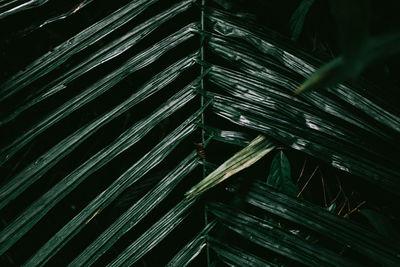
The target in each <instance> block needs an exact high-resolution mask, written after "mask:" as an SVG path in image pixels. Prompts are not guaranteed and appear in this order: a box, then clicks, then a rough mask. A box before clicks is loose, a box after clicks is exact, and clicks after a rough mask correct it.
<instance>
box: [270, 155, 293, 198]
mask: <svg viewBox="0 0 400 267" xmlns="http://www.w3.org/2000/svg"><path fill="white" fill-rule="evenodd" d="M267 185H269V186H271V187H273V188H275V189H278V190H280V191H282V192H283V193H285V194H288V195H289V196H294V197H296V196H297V194H298V193H299V189H298V188H297V186H296V185H295V184H294V183H293V181H292V178H291V173H290V163H289V160H288V158H287V157H286V156H285V154H284V153H283V151H282V150H281V151H279V152H278V153H276V155H275V156H274V158H273V160H272V163H271V167H270V170H269V176H268V179H267Z"/></svg>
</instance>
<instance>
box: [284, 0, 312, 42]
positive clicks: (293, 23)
mask: <svg viewBox="0 0 400 267" xmlns="http://www.w3.org/2000/svg"><path fill="white" fill-rule="evenodd" d="M314 1H315V0H303V1H301V3H300V5H299V6H298V7H297V9H296V11H295V12H294V13H293V15H292V17H291V18H290V21H289V27H290V31H291V38H292V40H297V39H298V38H299V36H300V34H301V31H302V30H303V24H304V21H305V19H306V16H307V14H308V11H309V10H310V7H311V6H312V4H313V3H314Z"/></svg>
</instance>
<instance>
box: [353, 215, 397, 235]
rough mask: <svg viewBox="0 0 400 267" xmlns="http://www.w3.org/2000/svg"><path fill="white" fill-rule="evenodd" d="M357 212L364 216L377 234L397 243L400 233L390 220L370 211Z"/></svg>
mask: <svg viewBox="0 0 400 267" xmlns="http://www.w3.org/2000/svg"><path fill="white" fill-rule="evenodd" d="M359 212H360V213H361V214H362V215H364V216H365V217H366V218H367V219H368V221H369V222H370V224H371V225H372V226H373V227H374V228H375V229H376V231H377V232H378V233H380V234H381V235H383V236H384V237H386V238H387V239H390V240H395V241H396V242H399V240H400V233H399V231H398V229H396V227H395V226H394V225H393V223H392V222H391V221H390V219H389V218H388V217H386V216H384V215H382V214H380V213H379V212H377V211H374V210H371V209H361V210H359Z"/></svg>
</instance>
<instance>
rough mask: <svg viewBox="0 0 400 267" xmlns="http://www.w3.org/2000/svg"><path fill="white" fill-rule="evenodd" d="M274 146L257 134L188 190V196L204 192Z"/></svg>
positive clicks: (250, 163)
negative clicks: (245, 145)
mask: <svg viewBox="0 0 400 267" xmlns="http://www.w3.org/2000/svg"><path fill="white" fill-rule="evenodd" d="M274 148H275V145H274V144H273V143H272V142H271V141H269V140H268V139H266V138H265V137H264V136H262V135H259V136H257V137H256V138H255V139H254V140H253V141H252V142H251V143H250V144H249V145H248V146H247V147H245V148H243V149H242V150H240V151H239V152H237V153H236V154H235V155H233V156H232V157H231V158H230V159H228V160H227V161H225V162H224V163H223V164H222V165H220V166H219V167H218V168H217V169H216V170H215V171H213V172H212V173H210V174H209V175H208V176H207V177H206V178H204V179H203V180H202V181H200V182H199V183H198V184H197V185H195V186H193V187H192V188H191V189H190V190H189V191H188V192H186V194H185V195H186V197H188V198H190V197H194V196H197V195H200V194H202V193H203V192H205V191H207V190H208V189H210V188H212V187H214V186H216V185H217V184H219V183H221V182H222V181H224V180H226V179H228V178H229V177H231V176H232V175H234V174H235V173H237V172H239V171H241V170H243V169H246V168H247V167H250V166H251V165H253V164H254V163H256V162H257V161H258V160H259V159H261V158H262V157H263V156H265V155H266V154H267V153H269V152H271V151H272V150H273V149H274Z"/></svg>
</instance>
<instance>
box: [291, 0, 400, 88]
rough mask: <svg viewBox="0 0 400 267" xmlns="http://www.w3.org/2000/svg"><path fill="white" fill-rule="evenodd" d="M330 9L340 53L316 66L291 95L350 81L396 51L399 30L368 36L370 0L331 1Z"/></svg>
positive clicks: (399, 49) (399, 40)
mask: <svg viewBox="0 0 400 267" xmlns="http://www.w3.org/2000/svg"><path fill="white" fill-rule="evenodd" d="M332 12H333V15H334V16H335V19H336V26H337V29H338V37H339V41H340V46H341V50H342V56H340V57H338V58H336V59H333V60H332V61H330V62H328V63H327V64H325V65H323V66H322V67H320V68H319V69H318V70H317V71H316V72H314V73H313V74H312V75H311V76H310V77H309V78H308V79H307V80H306V81H305V82H303V83H302V84H301V85H300V86H299V87H298V88H297V89H296V90H295V92H294V93H295V94H300V93H301V92H303V91H304V90H308V89H319V88H324V87H329V86H333V85H336V84H337V83H341V82H345V81H347V80H354V79H356V78H357V77H358V76H359V75H360V73H361V72H362V71H363V70H364V69H365V68H366V67H367V66H368V64H370V63H371V62H372V61H374V60H377V59H382V58H385V57H388V56H391V55H393V54H396V53H398V52H400V33H395V34H386V35H383V36H379V37H374V38H370V37H369V33H368V21H369V13H370V1H368V0H366V1H364V0H355V1H346V0H335V1H332Z"/></svg>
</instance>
